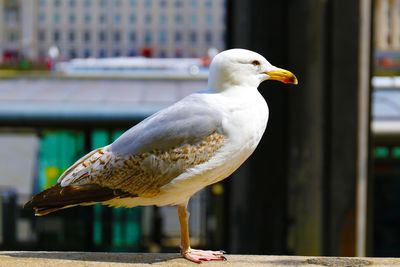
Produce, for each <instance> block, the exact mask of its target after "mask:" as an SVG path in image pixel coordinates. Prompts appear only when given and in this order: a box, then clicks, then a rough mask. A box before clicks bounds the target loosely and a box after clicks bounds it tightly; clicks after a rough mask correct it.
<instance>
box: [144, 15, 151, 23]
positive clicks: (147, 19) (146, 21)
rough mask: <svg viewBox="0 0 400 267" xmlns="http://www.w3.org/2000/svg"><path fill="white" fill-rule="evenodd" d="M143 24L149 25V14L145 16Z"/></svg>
mask: <svg viewBox="0 0 400 267" xmlns="http://www.w3.org/2000/svg"><path fill="white" fill-rule="evenodd" d="M144 22H145V23H146V24H149V23H151V15H150V14H146V16H145V17H144Z"/></svg>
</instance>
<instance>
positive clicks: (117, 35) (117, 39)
mask: <svg viewBox="0 0 400 267" xmlns="http://www.w3.org/2000/svg"><path fill="white" fill-rule="evenodd" d="M114 41H115V42H116V43H118V42H119V41H121V33H120V32H119V31H116V32H114Z"/></svg>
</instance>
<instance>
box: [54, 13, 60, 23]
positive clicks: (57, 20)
mask: <svg viewBox="0 0 400 267" xmlns="http://www.w3.org/2000/svg"><path fill="white" fill-rule="evenodd" d="M54 23H56V24H58V23H60V14H54Z"/></svg>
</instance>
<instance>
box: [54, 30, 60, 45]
mask: <svg viewBox="0 0 400 267" xmlns="http://www.w3.org/2000/svg"><path fill="white" fill-rule="evenodd" d="M60 39H61V37H60V32H59V31H58V30H55V31H54V32H53V41H54V42H58V41H60Z"/></svg>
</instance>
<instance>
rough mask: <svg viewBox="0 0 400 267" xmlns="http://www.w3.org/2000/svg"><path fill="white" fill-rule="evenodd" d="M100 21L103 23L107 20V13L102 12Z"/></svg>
mask: <svg viewBox="0 0 400 267" xmlns="http://www.w3.org/2000/svg"><path fill="white" fill-rule="evenodd" d="M99 21H100V23H101V24H103V23H105V22H106V15H105V14H101V15H100V17H99Z"/></svg>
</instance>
